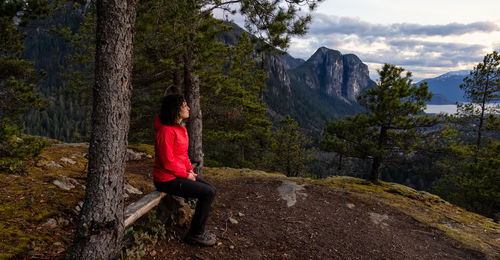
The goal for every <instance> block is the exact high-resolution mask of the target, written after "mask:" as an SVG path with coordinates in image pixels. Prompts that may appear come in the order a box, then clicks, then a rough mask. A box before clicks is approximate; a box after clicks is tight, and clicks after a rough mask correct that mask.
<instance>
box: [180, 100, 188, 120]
mask: <svg viewBox="0 0 500 260" xmlns="http://www.w3.org/2000/svg"><path fill="white" fill-rule="evenodd" d="M187 118H189V107H188V105H187V103H186V101H184V102H182V105H181V111H180V112H179V119H180V121H182V120H184V119H187Z"/></svg>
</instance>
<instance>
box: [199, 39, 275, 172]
mask: <svg viewBox="0 0 500 260" xmlns="http://www.w3.org/2000/svg"><path fill="white" fill-rule="evenodd" d="M253 51H254V48H253V45H252V44H251V42H250V38H249V37H248V35H247V34H242V35H241V36H240V38H239V40H238V45H237V46H234V47H229V50H228V53H229V57H228V59H229V68H227V71H226V73H225V75H224V76H223V77H220V76H219V77H212V78H208V79H206V80H204V85H203V88H202V94H203V95H202V100H201V101H202V108H203V111H204V114H205V116H204V119H203V124H204V129H203V136H204V137H203V143H204V145H205V152H204V153H205V154H206V156H207V159H208V160H209V162H211V163H212V164H214V165H224V166H230V167H248V168H255V167H263V161H262V157H263V154H264V151H265V148H266V144H267V143H268V142H269V137H270V131H269V127H270V125H271V123H270V121H269V120H268V119H267V118H266V117H265V112H266V108H265V106H264V105H263V104H261V103H260V102H259V98H258V96H259V90H260V88H261V87H262V86H263V85H265V77H266V76H265V72H263V71H262V70H260V69H259V68H258V65H257V64H256V62H255V60H254V57H253ZM226 61H227V60H226ZM202 78H204V77H203V76H202Z"/></svg>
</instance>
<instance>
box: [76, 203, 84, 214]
mask: <svg viewBox="0 0 500 260" xmlns="http://www.w3.org/2000/svg"><path fill="white" fill-rule="evenodd" d="M82 207H83V201H80V202H78V205H76V206H75V210H76V211H77V213H78V212H80V210H82Z"/></svg>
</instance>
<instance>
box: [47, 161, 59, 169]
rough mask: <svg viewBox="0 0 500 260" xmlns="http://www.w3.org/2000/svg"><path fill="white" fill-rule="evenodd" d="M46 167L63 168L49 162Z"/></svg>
mask: <svg viewBox="0 0 500 260" xmlns="http://www.w3.org/2000/svg"><path fill="white" fill-rule="evenodd" d="M45 165H46V166H48V167H50V168H62V166H61V165H60V164H58V163H56V162H54V161H49V162H47V163H46V164H45Z"/></svg>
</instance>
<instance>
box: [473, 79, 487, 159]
mask: <svg viewBox="0 0 500 260" xmlns="http://www.w3.org/2000/svg"><path fill="white" fill-rule="evenodd" d="M489 82H490V79H489V76H487V77H486V86H485V88H484V90H483V97H482V99H481V116H480V117H479V126H478V127H477V140H476V145H477V147H476V153H475V154H474V163H475V164H477V160H478V156H479V150H481V134H482V130H483V129H482V128H483V123H484V111H485V110H486V92H487V91H488V83H489Z"/></svg>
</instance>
